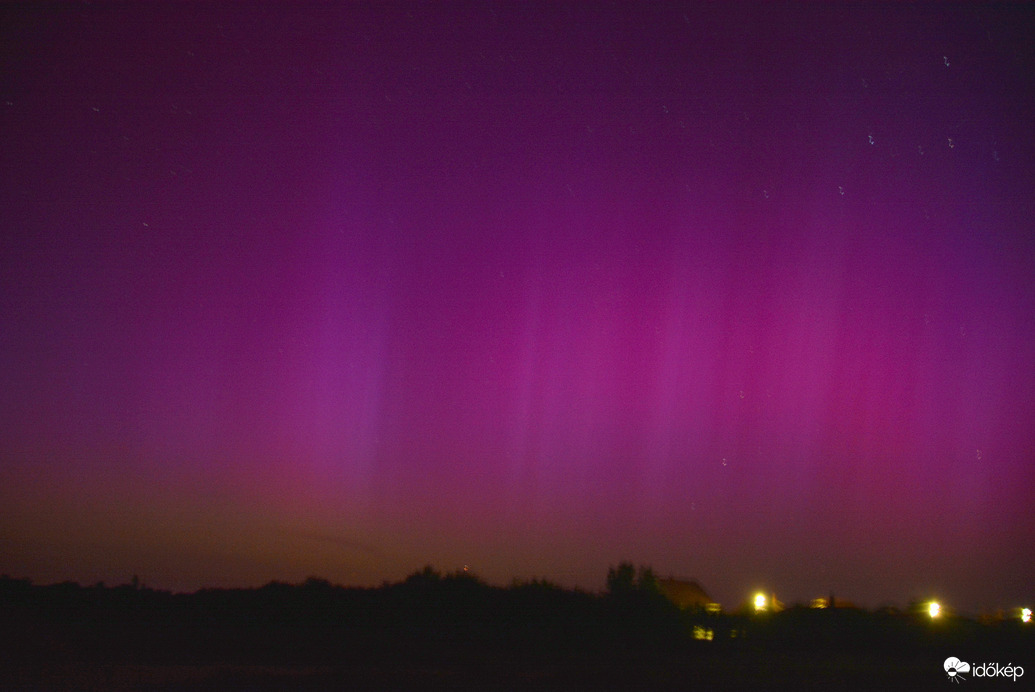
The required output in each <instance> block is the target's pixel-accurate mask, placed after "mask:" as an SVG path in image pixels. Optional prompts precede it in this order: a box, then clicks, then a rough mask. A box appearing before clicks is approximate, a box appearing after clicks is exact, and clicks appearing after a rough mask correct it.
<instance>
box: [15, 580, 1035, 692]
mask: <svg viewBox="0 0 1035 692" xmlns="http://www.w3.org/2000/svg"><path fill="white" fill-rule="evenodd" d="M0 585H2V586H0V594H2V600H0V608H2V625H0V637H2V640H0V652H2V653H0V689H4V690H325V689H326V690H330V689H336V690H338V689H534V690H542V689H547V690H549V689H605V690H606V689H681V690H687V689H704V690H708V689H763V690H765V689H860V690H862V689H867V690H870V689H882V690H916V689H945V686H946V685H948V684H950V682H949V681H948V679H947V676H946V674H945V672H944V671H943V670H942V662H943V661H944V660H945V659H946V658H948V657H949V656H957V657H959V658H961V659H964V660H968V661H989V662H992V661H994V662H997V663H1000V664H1001V665H1007V664H1008V663H1012V664H1015V665H1020V666H1023V667H1025V668H1030V667H1031V666H1032V665H1035V661H1033V658H1032V655H1031V654H1032V652H1033V651H1035V647H1033V641H1035V636H1033V634H1032V629H1031V628H1028V627H1024V626H1022V625H1020V624H1019V623H1017V622H1010V621H1004V622H998V623H991V624H979V623H977V622H973V621H970V620H966V619H962V618H946V619H943V620H938V621H931V620H930V619H925V618H924V617H922V616H920V615H916V614H909V613H897V612H877V613H873V612H866V611H861V610H856V609H847V608H846V609H836V610H811V609H795V608H792V609H788V610H785V611H783V612H780V613H773V614H768V615H765V616H762V617H756V616H747V615H728V614H727V615H709V614H706V613H702V612H694V611H681V610H678V609H676V608H675V607H674V606H672V605H671V604H670V603H669V602H668V601H666V600H665V599H664V598H663V597H660V595H659V594H657V593H651V592H648V591H643V590H632V591H628V592H609V593H607V594H603V595H597V594H589V593H585V592H580V591H570V590H565V589H561V588H558V587H556V586H553V585H550V584H547V583H543V582H533V583H529V584H520V585H515V586H512V587H509V588H498V587H492V586H488V585H486V584H484V583H482V582H480V581H478V580H477V579H475V578H473V577H468V576H465V575H450V576H446V577H442V576H440V575H438V574H435V573H433V572H423V573H417V574H415V575H413V576H411V577H410V578H409V579H407V580H406V581H405V582H403V583H399V584H386V585H385V586H382V587H380V588H377V589H356V588H343V587H337V586H333V585H331V584H329V583H327V582H324V581H322V580H316V579H311V580H309V581H307V582H306V583H305V584H302V585H299V586H291V585H286V584H277V583H273V584H269V585H267V586H265V587H262V588H260V589H242V590H208V591H199V592H197V593H194V594H170V593H166V592H159V591H153V590H150V589H146V588H136V587H132V586H121V587H114V588H104V587H101V586H98V587H88V588H84V587H80V586H78V585H75V584H60V585H54V586H46V587H40V586H32V585H30V584H29V583H28V582H26V581H19V580H11V579H4V580H0ZM695 633H696V635H697V636H707V635H710V636H711V637H712V639H711V640H701V639H696V638H695ZM1030 674H1031V673H1027V672H1026V674H1025V677H1027V675H1030ZM966 682H974V681H972V680H971V679H967V680H966ZM977 682H979V683H980V684H982V685H986V684H995V685H1003V684H1011V685H1012V684H1013V681H1012V680H1004V679H998V680H981V681H977ZM1018 682H1021V683H1022V684H1023V680H1019V681H1018Z"/></svg>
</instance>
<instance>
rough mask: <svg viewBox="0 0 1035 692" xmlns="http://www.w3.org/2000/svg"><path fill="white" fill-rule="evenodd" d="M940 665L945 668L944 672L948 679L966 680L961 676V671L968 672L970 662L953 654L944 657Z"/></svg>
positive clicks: (955, 680) (954, 680)
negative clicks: (943, 661)
mask: <svg viewBox="0 0 1035 692" xmlns="http://www.w3.org/2000/svg"><path fill="white" fill-rule="evenodd" d="M942 667H943V668H945V674H946V675H948V676H949V679H950V680H952V681H953V682H960V681H961V680H966V678H965V677H963V673H969V672H970V664H969V663H967V662H966V661H961V660H959V659H958V658H956V657H955V656H949V657H948V658H947V659H945V663H943V664H942Z"/></svg>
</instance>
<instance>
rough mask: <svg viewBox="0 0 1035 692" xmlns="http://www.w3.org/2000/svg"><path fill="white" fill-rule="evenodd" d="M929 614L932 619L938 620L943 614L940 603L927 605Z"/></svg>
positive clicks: (933, 602)
mask: <svg viewBox="0 0 1035 692" xmlns="http://www.w3.org/2000/svg"><path fill="white" fill-rule="evenodd" d="M927 614H928V615H930V616H931V617H932V618H936V617H938V616H939V615H941V614H942V607H941V605H939V604H938V601H931V602H930V603H928V604H927Z"/></svg>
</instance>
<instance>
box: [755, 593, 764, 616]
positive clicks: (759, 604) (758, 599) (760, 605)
mask: <svg viewBox="0 0 1035 692" xmlns="http://www.w3.org/2000/svg"><path fill="white" fill-rule="evenodd" d="M761 610H765V594H762V593H759V594H755V612H758V611H761Z"/></svg>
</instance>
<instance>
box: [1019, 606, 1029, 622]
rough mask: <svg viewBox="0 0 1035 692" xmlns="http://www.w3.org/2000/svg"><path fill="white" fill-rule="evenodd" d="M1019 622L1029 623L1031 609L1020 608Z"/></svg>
mask: <svg viewBox="0 0 1035 692" xmlns="http://www.w3.org/2000/svg"><path fill="white" fill-rule="evenodd" d="M1021 622H1031V608H1021Z"/></svg>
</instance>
